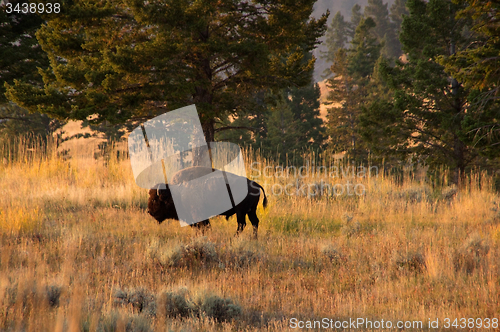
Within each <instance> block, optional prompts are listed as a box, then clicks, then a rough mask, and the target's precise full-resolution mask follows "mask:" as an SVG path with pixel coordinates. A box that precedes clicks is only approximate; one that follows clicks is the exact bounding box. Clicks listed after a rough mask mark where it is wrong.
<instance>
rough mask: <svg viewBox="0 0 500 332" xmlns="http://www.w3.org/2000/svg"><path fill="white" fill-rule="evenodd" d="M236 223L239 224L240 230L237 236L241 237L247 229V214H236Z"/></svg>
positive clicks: (237, 231)
mask: <svg viewBox="0 0 500 332" xmlns="http://www.w3.org/2000/svg"><path fill="white" fill-rule="evenodd" d="M236 221H237V222H238V229H237V230H236V236H238V235H240V233H241V232H243V230H244V229H245V226H246V225H247V222H246V221H245V214H244V213H242V212H237V213H236Z"/></svg>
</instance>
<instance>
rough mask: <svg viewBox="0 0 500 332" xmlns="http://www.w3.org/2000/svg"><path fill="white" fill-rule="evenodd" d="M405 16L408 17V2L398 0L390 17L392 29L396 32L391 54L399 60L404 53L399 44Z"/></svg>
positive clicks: (393, 5)
mask: <svg viewBox="0 0 500 332" xmlns="http://www.w3.org/2000/svg"><path fill="white" fill-rule="evenodd" d="M403 15H408V9H407V8H406V0H396V1H394V3H393V4H392V6H391V10H390V14H389V17H390V18H391V21H392V28H393V30H394V35H395V39H394V40H393V41H392V42H391V46H390V47H391V51H390V52H389V54H391V55H392V56H394V57H396V58H399V57H400V56H401V55H402V53H403V51H402V50H401V43H400V42H399V32H400V30H401V23H403Z"/></svg>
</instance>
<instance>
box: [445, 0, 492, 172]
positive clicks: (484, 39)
mask: <svg viewBox="0 0 500 332" xmlns="http://www.w3.org/2000/svg"><path fill="white" fill-rule="evenodd" d="M467 4H468V6H467V7H466V8H464V9H463V10H461V11H460V12H458V13H457V16H458V17H459V18H463V19H465V18H467V19H469V20H470V21H471V22H473V23H472V26H471V32H470V34H471V35H470V36H469V39H471V40H474V42H471V43H469V44H468V45H467V47H466V48H462V49H457V52H456V53H455V54H454V55H452V56H450V57H441V58H440V59H439V60H440V61H439V62H440V63H441V64H443V65H444V66H445V71H446V72H447V73H448V74H450V75H452V76H453V77H455V78H456V79H457V80H459V81H460V82H462V84H463V85H464V87H466V88H468V89H471V93H470V95H469V96H468V102H467V105H466V107H467V113H468V114H469V115H470V118H469V123H470V127H471V131H472V132H473V133H474V141H473V145H474V146H475V147H476V148H480V149H481V150H480V154H481V155H482V156H483V157H484V158H487V159H486V160H485V161H484V163H483V165H485V164H492V165H494V166H493V167H495V166H496V169H498V165H499V163H500V160H499V157H500V143H499V142H500V98H499V95H500V71H499V70H498V64H499V62H500V40H499V38H498V36H500V4H499V3H498V2H492V1H485V0H481V1H467ZM496 169H495V170H496Z"/></svg>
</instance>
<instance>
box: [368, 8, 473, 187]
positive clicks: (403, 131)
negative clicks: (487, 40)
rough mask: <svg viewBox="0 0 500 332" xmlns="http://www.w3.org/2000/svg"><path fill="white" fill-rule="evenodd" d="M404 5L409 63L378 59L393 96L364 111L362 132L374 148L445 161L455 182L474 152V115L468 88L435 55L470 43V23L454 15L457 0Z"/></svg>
mask: <svg viewBox="0 0 500 332" xmlns="http://www.w3.org/2000/svg"><path fill="white" fill-rule="evenodd" d="M407 8H408V10H409V15H408V16H405V17H404V19H403V23H402V28H401V34H400V40H401V43H402V45H403V51H404V52H405V53H406V54H407V56H408V62H406V63H403V62H401V61H397V62H396V67H395V68H392V67H391V66H390V65H389V63H387V62H386V61H385V62H383V63H381V65H380V72H381V75H382V76H384V80H385V81H386V82H387V83H388V85H389V86H390V88H391V90H392V91H393V93H394V100H379V101H378V102H375V103H373V104H372V105H371V106H370V107H369V108H368V109H367V110H366V112H365V113H364V115H363V117H362V120H363V127H364V137H365V139H367V140H369V141H370V142H371V146H372V148H373V149H374V150H376V151H378V152H381V153H389V154H392V155H398V156H400V157H402V158H405V159H408V158H413V159H414V160H415V159H417V158H418V159H420V160H422V161H425V162H426V163H427V164H428V165H431V166H436V165H448V166H449V167H451V168H452V169H453V171H454V172H453V177H452V180H453V181H454V182H456V183H458V182H459V175H460V174H461V175H463V174H464V172H465V171H466V169H467V167H468V166H469V165H470V164H471V162H472V161H473V160H474V159H475V158H476V157H477V155H478V151H477V149H476V148H475V147H474V145H473V144H472V142H473V134H471V133H470V129H471V126H470V120H471V119H472V118H473V115H472V114H470V113H468V112H466V107H465V106H466V103H467V98H468V95H469V93H470V91H469V90H468V89H465V88H464V87H463V86H462V85H461V84H460V83H459V82H458V81H457V80H456V78H454V77H452V76H449V75H448V74H446V73H445V71H444V68H443V66H442V65H440V64H439V63H438V62H437V60H438V59H439V58H448V57H450V56H452V55H453V54H454V53H455V50H458V49H461V48H462V47H464V46H465V45H467V44H468V43H469V41H468V40H467V38H466V37H467V36H466V35H464V31H466V29H465V27H466V26H467V24H469V22H467V20H464V19H457V18H456V17H455V16H456V15H455V14H456V13H457V11H458V10H460V4H455V3H452V2H451V1H448V0H430V1H429V2H426V1H423V0H408V2H407ZM381 140H383V142H385V143H387V142H390V144H385V145H380V142H381ZM381 148H382V149H381ZM384 150H385V151H384Z"/></svg>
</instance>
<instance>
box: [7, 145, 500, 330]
mask: <svg viewBox="0 0 500 332" xmlns="http://www.w3.org/2000/svg"><path fill="white" fill-rule="evenodd" d="M20 146H21V149H25V148H23V147H22V144H21V145H20ZM47 151H48V152H47V153H44V154H42V153H40V151H37V150H36V149H34V150H32V151H29V152H27V151H25V150H23V151H20V152H21V153H20V154H19V155H20V156H23V153H29V154H30V156H29V157H22V158H11V159H9V160H6V161H5V162H3V163H1V164H0V330H1V331H153V330H154V331H164V330H173V331H198V330H204V331H233V330H248V331H251V330H252V331H253V330H271V331H278V330H287V329H291V327H290V326H291V325H290V319H291V318H298V319H300V320H321V319H322V318H328V319H334V320H335V319H338V320H345V319H349V318H352V319H355V318H359V317H361V318H366V319H371V320H382V319H383V320H385V321H387V320H391V321H394V322H396V321H398V320H401V321H406V320H419V321H422V322H423V323H424V325H423V326H424V329H425V330H426V329H427V323H428V320H429V319H431V320H435V319H439V322H440V328H439V329H437V330H443V331H444V330H447V331H448V330H450V329H445V328H444V326H443V321H444V319H445V318H447V317H448V318H459V319H460V318H471V317H472V318H490V319H491V318H495V317H496V318H499V316H500V311H499V305H498V303H500V301H499V300H500V299H499V294H500V293H499V282H500V278H499V272H500V271H499V258H500V257H499V252H500V251H499V244H500V197H499V196H498V194H496V193H495V192H494V191H493V190H492V189H491V181H490V179H489V178H488V177H487V176H486V175H484V174H480V173H475V174H472V175H471V176H470V177H469V178H468V180H467V181H466V182H465V183H464V184H463V186H462V188H460V190H458V189H457V188H454V187H453V186H445V187H439V186H434V185H432V183H431V184H428V183H426V181H425V177H424V176H420V177H417V176H415V175H414V173H410V172H407V173H405V175H404V178H403V180H401V179H397V180H396V179H394V178H392V177H390V176H387V175H384V174H383V172H382V171H381V170H379V172H378V174H377V173H376V172H375V171H374V169H373V174H371V175H370V176H368V174H365V176H357V175H356V176H352V173H351V174H344V175H343V174H342V172H340V173H338V176H336V175H337V174H336V173H334V174H329V173H326V174H325V172H324V169H321V170H320V172H319V174H315V176H312V175H310V176H300V175H293V170H291V173H292V174H291V175H290V176H288V177H287V176H285V175H283V173H282V170H281V169H280V168H276V167H275V166H276V165H273V164H272V163H271V162H270V161H269V160H266V159H264V158H262V157H260V156H259V154H258V153H255V152H252V151H246V155H245V159H246V166H247V174H248V175H249V177H251V178H253V179H255V180H256V181H258V182H259V183H260V184H262V185H264V186H265V188H266V192H267V195H268V199H269V207H268V209H266V210H263V209H262V207H261V205H259V209H258V215H259V218H260V219H261V224H260V229H259V239H258V240H257V241H255V240H252V239H251V231H249V230H248V229H246V230H245V231H244V232H243V234H242V235H241V236H240V237H239V238H235V237H234V233H235V230H236V221H235V217H233V218H231V219H230V220H229V221H226V220H225V219H223V218H214V221H213V222H212V230H211V231H210V232H208V233H206V234H205V236H202V235H201V234H197V233H195V232H194V230H193V229H191V228H189V227H185V228H181V227H180V225H179V223H178V222H177V221H168V222H165V223H163V224H162V225H158V224H157V223H156V222H155V221H154V220H153V219H152V218H151V217H150V216H148V215H147V214H146V212H145V208H146V203H147V190H145V189H141V188H139V187H137V186H136V184H135V183H134V179H133V176H132V172H131V168H130V162H129V160H127V159H122V160H121V159H117V158H115V157H113V156H114V155H115V154H114V153H113V154H111V157H110V158H108V159H107V160H106V162H104V161H103V160H95V159H93V157H92V156H93V155H94V152H95V151H91V149H90V150H84V149H80V150H73V151H72V157H71V158H69V159H66V160H65V158H62V157H60V156H58V154H57V151H56V149H55V147H54V146H49V148H48V149H47ZM313 162H314V165H315V167H319V166H325V167H327V169H328V170H330V169H335V168H334V167H337V169H338V170H340V169H341V168H342V167H343V168H344V170H345V168H346V167H348V166H352V163H349V162H348V161H345V160H341V159H334V158H330V156H328V155H321V156H315V157H312V156H311V157H310V158H309V159H308V160H307V159H306V163H309V164H308V165H309V166H310V167H312V164H313ZM306 165H307V164H306ZM372 166H373V165H372ZM367 167H368V165H367ZM344 173H345V172H344ZM330 175H332V176H330ZM445 178H446V175H443V179H445ZM347 181H350V183H351V184H353V185H356V184H357V185H362V186H363V188H364V189H365V192H364V194H363V195H356V194H354V195H349V194H347V193H345V192H344V193H339V191H337V192H330V193H328V192H326V191H324V192H321V184H323V185H324V186H325V185H326V184H329V185H331V186H334V185H337V188H340V187H339V186H346V185H347ZM286 186H288V187H286ZM301 187H303V188H306V189H305V191H304V193H303V194H298V195H297V194H296V193H297V192H296V191H293V190H296V189H297V188H298V189H300V188H301ZM280 188H281V189H283V188H288V189H289V191H292V192H293V193H295V194H294V195H283V194H281V195H280V194H279V192H280V191H279V189H280ZM359 188H361V186H358V189H359ZM409 330H411V329H409ZM435 330H436V329H433V331H435ZM472 330H473V329H472ZM490 330H493V329H490Z"/></svg>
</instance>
